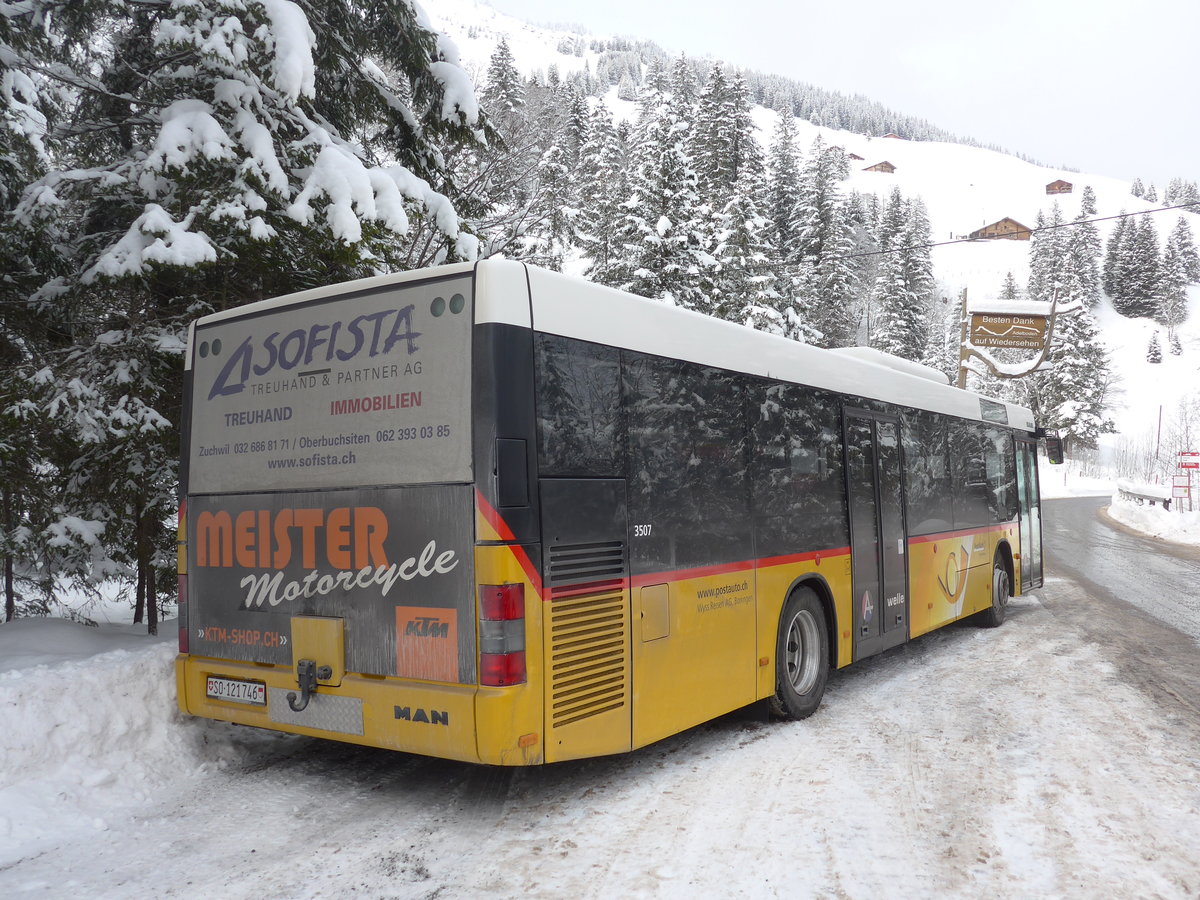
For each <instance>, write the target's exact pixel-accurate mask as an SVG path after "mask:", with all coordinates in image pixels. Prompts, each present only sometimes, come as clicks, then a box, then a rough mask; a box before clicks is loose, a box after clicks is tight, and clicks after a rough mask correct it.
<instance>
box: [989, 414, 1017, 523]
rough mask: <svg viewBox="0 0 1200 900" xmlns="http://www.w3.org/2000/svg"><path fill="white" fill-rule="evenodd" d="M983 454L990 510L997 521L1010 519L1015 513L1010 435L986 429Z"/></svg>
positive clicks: (1015, 499) (1015, 474)
mask: <svg viewBox="0 0 1200 900" xmlns="http://www.w3.org/2000/svg"><path fill="white" fill-rule="evenodd" d="M984 454H985V457H986V460H987V478H988V489H989V490H990V492H991V500H992V510H993V512H994V513H995V515H996V518H997V520H998V521H1001V522H1008V521H1011V520H1012V519H1013V518H1014V517H1015V516H1016V515H1017V465H1016V458H1015V456H1014V452H1013V441H1012V437H1011V435H1009V434H1008V433H1007V432H1005V431H1001V430H1000V429H998V428H989V429H987V436H986V440H985V444H984Z"/></svg>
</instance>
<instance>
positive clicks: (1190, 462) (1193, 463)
mask: <svg viewBox="0 0 1200 900" xmlns="http://www.w3.org/2000/svg"><path fill="white" fill-rule="evenodd" d="M1179 468H1181V469H1200V450H1183V451H1180V453H1179Z"/></svg>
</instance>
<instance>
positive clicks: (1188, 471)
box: [1172, 450, 1200, 512]
mask: <svg viewBox="0 0 1200 900" xmlns="http://www.w3.org/2000/svg"><path fill="white" fill-rule="evenodd" d="M1179 468H1180V469H1183V470H1185V471H1184V473H1183V474H1182V475H1174V476H1172V478H1173V479H1174V487H1173V490H1172V493H1173V494H1174V496H1176V497H1187V501H1188V512H1195V510H1196V499H1195V497H1194V496H1193V495H1192V469H1200V450H1181V451H1180V452H1179ZM1181 481H1182V482H1183V487H1182V490H1183V491H1184V493H1182V494H1178V493H1174V492H1175V491H1179V490H1180V482H1181ZM1179 511H1180V512H1183V504H1182V503H1181V504H1179Z"/></svg>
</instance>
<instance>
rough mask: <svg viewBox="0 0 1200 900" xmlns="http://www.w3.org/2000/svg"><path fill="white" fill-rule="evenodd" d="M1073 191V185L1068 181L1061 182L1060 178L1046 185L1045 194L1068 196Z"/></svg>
mask: <svg viewBox="0 0 1200 900" xmlns="http://www.w3.org/2000/svg"><path fill="white" fill-rule="evenodd" d="M1073 190H1075V185H1073V184H1071V182H1069V181H1063V180H1062V179H1061V178H1060V179H1058V181H1052V182H1050V183H1049V184H1048V185H1046V193H1047V194H1069V193H1071V191H1073Z"/></svg>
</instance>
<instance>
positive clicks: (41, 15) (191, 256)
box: [0, 0, 486, 630]
mask: <svg viewBox="0 0 1200 900" xmlns="http://www.w3.org/2000/svg"><path fill="white" fill-rule="evenodd" d="M14 9H15V10H16V11H17V12H16V19H15V20H14V13H13V10H14ZM2 13H3V16H4V17H6V19H5V25H6V31H5V32H0V39H7V38H8V36H10V35H11V34H12V29H13V27H14V23H15V27H17V28H43V29H45V30H46V31H47V34H48V36H49V40H48V45H49V46H52V47H55V48H60V50H59V52H60V53H61V55H62V56H63V57H64V58H63V59H60V60H53V61H52V60H47V59H46V58H44V56H43V55H42V50H41V48H39V47H37V46H34V45H31V44H29V43H28V42H26V44H25V45H22V44H21V43H19V42H14V41H11V40H8V43H7V45H6V46H5V47H4V48H3V49H4V52H3V53H0V59H3V60H4V65H5V66H8V67H10V68H11V69H12V71H14V72H16V73H19V74H21V75H24V77H25V78H26V79H28V80H30V81H33V82H35V83H36V82H37V81H41V82H46V81H50V82H53V83H56V84H57V85H58V86H59V88H60V89H61V90H64V91H66V92H67V93H68V94H69V95H70V96H71V97H72V99H73V100H74V105H73V112H72V115H71V117H70V118H69V119H67V120H66V121H64V122H63V124H62V126H61V127H60V129H59V130H58V132H57V133H58V136H59V143H58V146H57V148H56V150H57V152H56V153H55V154H54V160H55V165H54V166H53V167H50V168H49V170H48V171H46V172H44V173H43V174H41V175H40V177H38V178H36V179H35V180H33V181H32V182H31V183H29V184H27V185H24V186H23V190H22V192H21V197H22V199H21V201H20V203H19V204H17V206H16V208H15V212H14V215H15V220H16V221H17V222H18V223H19V224H20V226H21V227H23V228H24V229H26V230H27V232H28V233H29V234H30V236H31V238H32V237H36V229H38V228H42V229H44V228H46V227H50V226H47V224H46V222H47V220H50V223H51V225H52V226H53V227H55V228H57V229H58V230H59V234H60V242H59V245H58V252H59V254H60V255H61V256H62V258H63V272H62V274H61V275H59V277H55V276H56V275H57V274H58V273H56V272H53V271H46V272H43V273H41V274H42V278H41V279H39V283H38V284H37V285H36V286H31V288H30V289H29V290H28V291H27V293H26V296H25V300H26V302H28V303H30V304H37V305H38V306H39V307H40V308H41V309H44V310H47V311H50V312H52V313H54V314H56V315H58V316H59V318H60V320H61V321H64V322H69V333H68V335H67V336H66V343H67V347H66V350H67V352H65V353H60V354H58V355H56V356H54V357H52V358H47V359H36V360H35V359H28V360H25V361H24V363H23V365H22V367H21V369H20V374H21V377H22V378H24V380H25V383H26V385H27V387H28V391H29V393H30V395H31V396H36V397H38V398H39V404H40V407H41V408H42V409H43V410H44V411H45V414H46V415H47V416H48V417H49V419H50V420H51V421H52V422H53V424H54V427H55V429H56V431H57V435H58V443H59V444H60V445H61V444H66V445H70V446H71V447H72V448H73V454H72V455H71V457H70V458H69V459H67V460H66V461H65V462H64V463H63V465H62V466H61V467H60V471H61V472H62V478H61V479H60V480H59V482H58V483H50V481H49V480H47V481H46V482H45V483H44V484H43V485H42V487H41V489H42V490H44V491H46V492H49V493H51V494H52V495H53V496H54V497H55V508H56V511H57V517H56V521H54V522H50V523H49V524H48V525H46V526H45V528H44V530H46V531H47V532H48V533H50V534H51V537H52V540H53V542H55V543H57V544H60V545H62V546H64V547H69V546H72V545H73V546H76V547H79V548H80V550H81V554H80V556H81V558H82V560H83V561H82V562H81V564H80V565H78V566H76V567H75V568H74V569H73V570H72V571H70V572H67V573H64V574H70V575H74V576H76V577H77V578H78V579H79V580H80V581H85V582H95V581H98V580H103V579H105V578H114V577H115V578H121V579H128V580H130V581H131V582H135V583H136V584H138V585H139V589H138V603H139V606H140V605H142V604H145V605H146V606H147V611H148V618H149V625H150V629H151V630H154V628H155V615H156V607H157V602H156V599H155V598H156V593H157V591H158V590H162V589H166V590H170V589H171V585H172V584H173V579H172V578H171V575H172V571H171V570H172V569H173V559H174V550H173V545H174V534H173V530H172V529H171V528H169V527H168V526H167V524H166V522H167V521H168V519H169V517H170V514H171V510H172V509H173V507H174V503H175V500H174V496H175V485H176V462H175V458H176V454H177V452H178V437H177V434H176V423H177V421H178V416H179V397H180V394H181V389H182V386H181V369H182V367H181V365H180V356H181V354H182V351H183V346H184V344H183V337H184V329H185V327H186V323H187V322H188V321H189V320H190V319H191V318H193V317H194V316H196V315H199V314H201V313H205V312H210V311H213V310H217V309H223V308H227V307H231V306H237V305H240V304H243V303H246V302H249V301H253V300H257V299H260V298H262V297H266V296H272V295H276V294H282V293H288V292H291V291H295V290H299V289H302V288H305V287H308V286H312V285H316V284H324V283H328V282H334V281H339V280H343V279H346V278H351V277H356V276H361V275H367V274H371V273H374V272H377V271H381V270H395V269H402V268H415V267H419V266H423V265H427V264H430V263H432V262H438V261H444V260H451V259H470V258H473V257H474V256H475V255H476V252H477V246H476V241H475V239H474V237H473V236H472V235H471V234H469V233H467V232H466V231H465V230H464V229H463V228H462V227H461V221H460V218H459V216H458V214H457V213H456V211H455V209H454V206H453V204H452V203H451V201H450V199H449V197H450V196H452V195H453V192H454V185H453V184H452V183H451V182H450V181H449V180H448V179H447V176H446V173H445V170H444V165H443V160H444V156H445V151H446V149H447V148H448V147H450V146H453V145H456V144H460V143H471V142H476V141H478V140H479V138H480V137H481V136H482V135H483V134H484V131H485V129H486V124H485V122H484V121H483V119H482V117H481V116H480V113H479V109H478V105H477V103H476V100H475V96H474V92H473V87H472V86H471V83H470V80H469V79H468V77H467V75H466V73H465V72H464V71H463V69H462V68H461V66H460V64H459V59H458V54H457V50H456V49H455V47H454V45H453V44H452V43H451V42H450V41H449V40H447V39H446V38H444V37H442V36H440V35H438V34H437V33H435V32H434V31H433V30H432V28H431V27H430V24H429V22H428V20H427V19H426V17H425V14H424V12H423V11H422V10H421V8H420V7H419V6H417V5H416V4H415V3H411V2H408V0H387V2H373V3H363V2H354V0H332V2H320V3H318V2H315V0H298V2H291V0H259V2H255V0H245V2H243V0H192V2H170V0H159V2H155V0H147V2H141V3H137V4H114V3H109V2H105V0H84V2H65V0H54V2H51V0H28V2H24V3H21V4H17V5H16V6H15V7H14V6H13V5H12V4H9V5H6V6H5V7H4V8H3V10H2ZM97 35H102V36H104V37H105V39H104V40H96V36H97ZM50 62H54V63H55V64H54V65H49V64H48V63H50Z"/></svg>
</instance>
